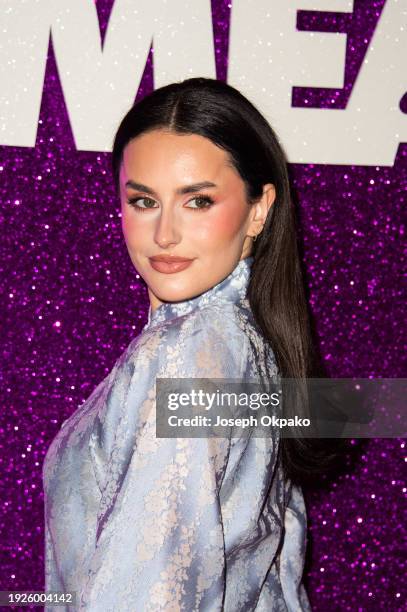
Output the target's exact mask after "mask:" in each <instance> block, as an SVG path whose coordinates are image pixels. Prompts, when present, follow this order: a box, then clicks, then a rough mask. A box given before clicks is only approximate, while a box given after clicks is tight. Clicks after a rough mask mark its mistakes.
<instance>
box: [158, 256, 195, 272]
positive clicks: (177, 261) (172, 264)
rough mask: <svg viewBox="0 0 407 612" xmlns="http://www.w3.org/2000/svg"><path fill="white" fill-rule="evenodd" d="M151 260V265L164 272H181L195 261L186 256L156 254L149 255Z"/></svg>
mask: <svg viewBox="0 0 407 612" xmlns="http://www.w3.org/2000/svg"><path fill="white" fill-rule="evenodd" d="M149 260H150V264H151V267H152V268H154V270H157V272H162V273H163V274H174V272H181V271H182V270H185V268H188V266H190V265H191V263H192V262H193V261H194V260H193V259H186V258H185V257H177V256H175V255H154V256H153V257H149Z"/></svg>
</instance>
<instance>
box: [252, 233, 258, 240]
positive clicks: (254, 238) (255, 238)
mask: <svg viewBox="0 0 407 612" xmlns="http://www.w3.org/2000/svg"><path fill="white" fill-rule="evenodd" d="M257 236H258V234H256V235H255V236H252V238H253V242H256V240H257Z"/></svg>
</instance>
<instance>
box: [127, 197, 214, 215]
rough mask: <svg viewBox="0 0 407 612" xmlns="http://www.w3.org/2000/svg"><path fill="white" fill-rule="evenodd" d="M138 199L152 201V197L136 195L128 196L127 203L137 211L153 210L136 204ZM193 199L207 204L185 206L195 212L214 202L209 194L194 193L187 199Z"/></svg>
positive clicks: (203, 209) (205, 208)
mask: <svg viewBox="0 0 407 612" xmlns="http://www.w3.org/2000/svg"><path fill="white" fill-rule="evenodd" d="M139 200H151V201H152V202H153V201H154V200H153V199H152V198H146V197H144V196H138V197H136V198H129V199H128V200H127V203H128V204H130V206H132V207H133V208H134V209H135V210H137V212H145V211H146V210H155V209H154V208H152V207H142V206H137V202H138V201H139ZM193 200H202V201H204V202H206V203H207V204H208V205H207V206H203V207H201V208H198V207H197V208H190V207H187V208H189V210H193V211H196V212H197V211H199V212H202V211H205V210H208V209H209V208H212V206H213V204H214V203H215V202H214V200H213V199H212V198H211V197H210V196H208V195H196V196H195V197H194V198H192V199H191V200H188V203H189V202H192V201H193Z"/></svg>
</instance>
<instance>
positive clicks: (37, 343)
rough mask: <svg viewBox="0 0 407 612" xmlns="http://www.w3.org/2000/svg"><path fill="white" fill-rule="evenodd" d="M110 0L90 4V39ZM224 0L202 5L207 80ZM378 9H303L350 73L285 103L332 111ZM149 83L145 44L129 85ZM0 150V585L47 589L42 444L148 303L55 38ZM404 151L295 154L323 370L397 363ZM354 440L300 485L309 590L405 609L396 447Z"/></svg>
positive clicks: (223, 68) (387, 370)
mask: <svg viewBox="0 0 407 612" xmlns="http://www.w3.org/2000/svg"><path fill="white" fill-rule="evenodd" d="M112 4H113V2H112V0H100V1H99V2H97V9H98V13H99V18H100V27H101V33H102V36H103V35H104V32H105V31H106V25H107V22H108V19H109V14H110V10H111V6H112ZM229 4H230V3H229ZM229 4H228V2H227V0H213V1H212V9H213V22H214V34H215V44H216V62H217V78H218V79H220V80H225V78H226V74H227V52H228V31H229V15H230V6H229ZM383 5H384V2H383V0H378V1H368V0H366V1H362V0H360V1H358V0H356V1H355V9H354V12H353V14H352V15H341V14H339V13H331V14H322V13H316V12H310V11H301V12H300V13H299V16H298V22H297V26H298V28H299V29H307V28H308V29H312V30H320V31H324V30H325V31H334V30H340V31H344V32H348V34H349V36H348V48H347V65H346V83H345V87H344V89H343V90H338V91H336V90H332V89H329V90H323V89H318V90H307V89H304V88H295V90H294V92H293V104H295V105H296V106H307V105H308V106H319V107H331V108H345V106H346V102H347V99H348V97H349V94H350V92H351V89H352V86H353V84H354V82H355V79H356V77H357V74H358V70H359V67H360V65H361V62H362V61H363V58H364V54H365V52H366V49H367V47H368V44H369V41H370V39H371V36H372V34H373V32H374V29H375V26H376V24H377V21H378V19H379V17H380V13H381V10H382V8H383ZM152 88H153V54H152V52H151V50H150V55H149V58H148V62H147V65H146V69H145V73H144V76H143V80H142V84H141V87H140V89H139V91H138V92H135V96H136V94H137V98H138V97H141V96H144V95H145V94H146V93H148V92H149V91H151V90H152ZM372 95H374V92H372ZM402 106H403V108H404V107H405V106H406V105H404V104H403V105H402ZM0 155H1V157H0V176H1V179H2V180H1V184H0V190H1V201H2V210H3V212H2V220H3V224H4V229H3V232H2V257H1V263H0V267H1V269H2V272H3V273H4V274H5V278H6V282H5V283H4V284H3V286H4V287H5V289H6V290H5V291H4V294H3V295H4V307H3V332H2V346H3V356H4V362H3V363H4V365H5V366H6V367H5V368H4V369H3V372H2V390H3V391H4V393H5V398H4V402H3V405H4V407H5V409H4V410H3V411H2V415H1V424H0V444H1V449H0V450H1V453H0V462H1V480H0V482H1V496H0V500H1V506H2V512H1V534H2V550H1V572H0V590H43V589H44V576H43V498H42V480H41V468H42V462H43V458H44V455H45V452H46V450H47V448H48V446H49V444H50V442H51V440H52V438H53V437H54V436H55V434H56V432H57V431H58V430H59V428H60V425H61V423H62V421H63V420H64V419H66V418H67V417H68V416H69V415H70V414H71V413H72V412H73V411H74V410H75V409H76V407H77V406H78V405H79V404H80V403H82V401H83V400H84V399H85V398H86V397H87V396H88V395H89V394H90V393H91V391H92V390H93V388H94V387H95V386H96V385H97V384H98V383H99V382H100V380H101V379H102V378H103V377H104V376H105V375H106V374H107V372H108V371H109V370H110V369H111V367H112V366H113V363H114V361H115V360H116V359H117V357H118V356H119V354H120V353H121V352H122V351H123V350H124V349H125V348H126V346H127V345H128V344H129V342H130V341H131V339H132V338H133V337H134V336H136V335H137V334H138V333H139V332H140V331H141V328H142V326H143V325H144V323H145V322H146V318H147V308H148V298H147V292H146V288H145V286H144V285H143V283H142V281H141V280H140V278H139V277H138V275H137V273H136V271H135V270H134V268H133V267H132V264H131V262H130V259H129V257H128V254H127V251H126V248H125V244H124V240H123V238H122V234H121V226H120V217H119V204H118V202H117V201H116V199H115V196H114V190H113V183H112V179H111V175H110V165H109V164H110V155H109V154H107V153H92V152H82V151H79V152H78V151H77V150H76V148H75V146H74V142H73V138H72V132H71V128H70V125H69V120H68V116H67V112H66V108H65V105H64V99H63V94H62V90H61V86H60V82H59V78H58V71H57V68H56V64H55V60H54V55H53V51H52V46H51V45H50V48H49V60H48V64H47V71H46V76H45V85H44V94H43V100H42V107H41V114H40V121H39V129H38V137H37V143H36V146H35V148H12V147H4V146H3V147H0ZM406 159H407V145H401V146H400V147H399V150H398V155H397V159H396V162H395V165H394V167H393V168H388V167H361V166H328V165H313V164H308V165H299V164H291V165H290V172H291V175H292V179H293V183H294V186H295V190H296V192H297V194H298V207H299V214H300V225H301V236H302V240H303V242H304V256H303V257H304V262H305V266H306V270H307V282H308V286H309V288H310V297H311V305H312V311H313V313H314V317H315V320H316V323H317V329H318V336H319V341H320V345H321V349H322V353H323V355H324V357H325V359H326V363H327V364H328V368H329V371H330V373H331V375H333V376H338V377H347V376H357V377H368V376H371V377H389V378H391V377H405V376H406V375H407V374H406V368H405V365H404V366H403V355H404V354H405V353H404V350H405V346H403V323H404V318H403V313H402V293H401V288H400V287H401V283H400V280H399V270H400V255H401V249H400V244H401V239H402V237H403V231H402V212H403V190H405V187H406V183H407V173H406V168H407V164H406ZM353 443H354V445H356V446H359V447H360V448H361V456H360V460H359V461H358V463H357V464H356V466H354V467H352V468H349V470H348V471H347V472H346V473H343V474H342V475H340V476H339V477H337V478H336V479H335V480H334V481H333V482H331V483H330V484H328V485H326V486H325V487H324V488H314V489H312V490H311V489H309V490H308V489H305V491H304V492H305V495H306V501H307V508H308V516H309V547H308V555H307V561H306V570H305V583H306V587H307V589H308V593H309V596H310V600H311V604H312V607H313V610H314V611H315V612H318V611H322V612H323V611H325V610H327V609H330V610H352V611H355V610H360V611H363V610H382V609H383V610H384V609H386V610H401V609H404V605H405V587H403V582H404V577H405V568H404V567H403V566H404V559H405V552H406V551H405V548H403V537H404V539H405V535H406V533H405V532H406V522H405V516H404V517H403V512H402V509H403V503H404V502H403V497H404V496H403V494H405V492H406V489H405V488H403V486H404V487H405V485H404V484H403V478H404V472H403V461H404V459H403V455H404V454H405V443H404V441H403V440H386V439H377V440H368V441H366V442H365V443H361V442H360V441H357V440H356V441H353ZM349 464H350V459H349ZM403 519H404V520H403ZM403 589H404V590H403ZM24 609H27V608H24Z"/></svg>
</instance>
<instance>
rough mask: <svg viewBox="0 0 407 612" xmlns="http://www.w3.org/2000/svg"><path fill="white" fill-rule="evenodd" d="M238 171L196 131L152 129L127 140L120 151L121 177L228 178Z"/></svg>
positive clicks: (217, 148)
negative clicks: (178, 132)
mask: <svg viewBox="0 0 407 612" xmlns="http://www.w3.org/2000/svg"><path fill="white" fill-rule="evenodd" d="M230 175H234V176H235V177H236V175H237V173H236V171H235V169H234V167H233V166H232V164H231V161H230V158H229V155H228V154H227V153H226V152H225V151H224V150H223V149H221V148H220V147H218V146H216V145H215V144H214V143H213V142H212V141H211V140H209V139H208V138H205V137H203V136H199V135H198V134H175V133H173V132H166V131H164V130H154V131H152V132H147V133H144V134H142V135H141V136H138V137H137V138H135V139H133V140H132V141H130V142H129V144H128V145H127V146H126V147H125V149H124V152H123V161H122V166H121V177H122V179H123V180H127V179H128V178H133V179H137V180H142V178H143V177H146V176H150V177H153V176H156V177H160V178H163V177H167V178H174V180H178V179H179V180H186V179H188V180H189V179H191V180H194V179H197V180H203V179H206V180H215V179H218V180H220V179H222V178H223V179H224V180H226V179H228V178H230Z"/></svg>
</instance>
